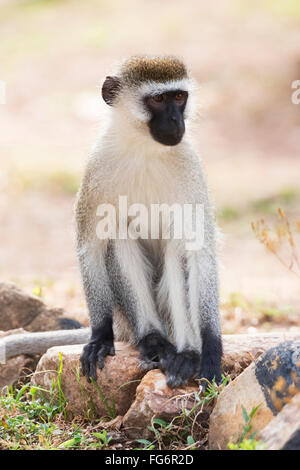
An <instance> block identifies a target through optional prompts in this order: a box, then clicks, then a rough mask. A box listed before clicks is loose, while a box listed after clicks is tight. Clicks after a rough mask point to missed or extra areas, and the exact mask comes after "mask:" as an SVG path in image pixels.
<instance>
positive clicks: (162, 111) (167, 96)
mask: <svg viewBox="0 0 300 470" xmlns="http://www.w3.org/2000/svg"><path fill="white" fill-rule="evenodd" d="M187 98H188V93H187V92H186V91H182V90H176V91H167V92H165V93H162V94H160V95H151V96H146V97H145V98H144V104H145V106H146V108H147V110H148V111H150V113H151V119H150V121H149V122H148V126H149V129H150V132H151V135H152V137H153V139H155V140H156V141H157V142H159V143H161V144H164V145H177V144H179V142H180V141H181V139H182V137H183V134H184V131H185V125H184V116H183V113H184V109H185V106H186V102H187Z"/></svg>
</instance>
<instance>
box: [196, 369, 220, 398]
mask: <svg viewBox="0 0 300 470" xmlns="http://www.w3.org/2000/svg"><path fill="white" fill-rule="evenodd" d="M196 378H197V379H199V380H200V385H201V387H202V390H201V392H202V393H203V392H205V390H206V389H207V386H208V385H209V384H212V382H213V381H215V383H216V384H217V385H219V384H220V383H221V382H222V377H221V369H220V366H218V365H217V366H213V365H211V364H210V365H209V364H203V365H202V366H201V369H200V372H199V374H197V377H196Z"/></svg>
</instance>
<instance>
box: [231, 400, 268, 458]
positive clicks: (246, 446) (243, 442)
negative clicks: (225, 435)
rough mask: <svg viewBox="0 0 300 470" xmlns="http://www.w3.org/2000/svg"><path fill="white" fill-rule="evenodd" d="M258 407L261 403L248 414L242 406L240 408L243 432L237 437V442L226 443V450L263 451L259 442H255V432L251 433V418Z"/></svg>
mask: <svg viewBox="0 0 300 470" xmlns="http://www.w3.org/2000/svg"><path fill="white" fill-rule="evenodd" d="M260 406H261V403H260V404H259V405H257V406H256V407H255V408H253V409H252V410H251V412H250V413H249V414H248V413H247V411H246V409H245V408H244V406H242V413H243V418H244V421H245V424H244V425H243V430H242V432H241V434H240V435H239V437H238V439H237V442H236V443H234V442H229V443H228V448H229V449H230V450H263V449H264V448H265V446H264V444H263V443H262V442H261V441H258V440H256V435H257V431H253V423H252V420H253V417H254V415H255V414H256V412H257V410H258V408H259V407H260ZM250 433H251V434H250ZM249 434H250V435H249ZM247 436H248V437H247Z"/></svg>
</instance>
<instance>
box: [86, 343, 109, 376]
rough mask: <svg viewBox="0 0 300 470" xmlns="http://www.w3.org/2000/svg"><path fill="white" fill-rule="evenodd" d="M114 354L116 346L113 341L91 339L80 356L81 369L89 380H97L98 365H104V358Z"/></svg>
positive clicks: (101, 367)
mask: <svg viewBox="0 0 300 470" xmlns="http://www.w3.org/2000/svg"><path fill="white" fill-rule="evenodd" d="M108 355H110V356H114V355H115V348H114V345H113V343H111V342H110V341H109V342H102V343H100V342H99V341H95V340H91V341H90V342H89V343H88V344H86V345H85V346H84V348H83V352H82V354H81V356H80V362H81V370H82V373H83V375H84V376H85V377H86V379H87V381H88V382H90V381H91V378H92V379H93V380H95V381H96V380H97V366H98V367H99V369H103V367H104V358H105V357H106V356H108Z"/></svg>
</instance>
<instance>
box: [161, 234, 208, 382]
mask: <svg viewBox="0 0 300 470" xmlns="http://www.w3.org/2000/svg"><path fill="white" fill-rule="evenodd" d="M158 301H159V303H160V305H161V307H162V306H163V305H165V306H166V308H167V309H168V311H169V314H170V322H171V325H170V329H171V333H172V336H173V339H174V343H175V344H176V347H177V352H176V354H175V355H170V356H168V357H167V359H166V361H164V362H163V366H164V369H165V373H166V376H167V383H168V385H170V386H171V387H176V386H181V385H184V384H185V383H186V382H187V381H188V380H189V379H191V378H192V377H194V376H195V375H196V374H197V373H198V372H199V368H200V350H201V349H200V348H201V344H200V339H199V334H198V335H197V332H195V331H194V330H193V328H192V324H191V319H190V313H189V303H188V291H187V285H186V272H185V266H184V252H183V250H182V243H180V242H178V241H176V240H171V241H170V242H168V243H167V245H166V249H165V258H164V271H163V276H162V279H161V282H160V286H159V295H158ZM197 328H198V330H199V326H198V325H197Z"/></svg>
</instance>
